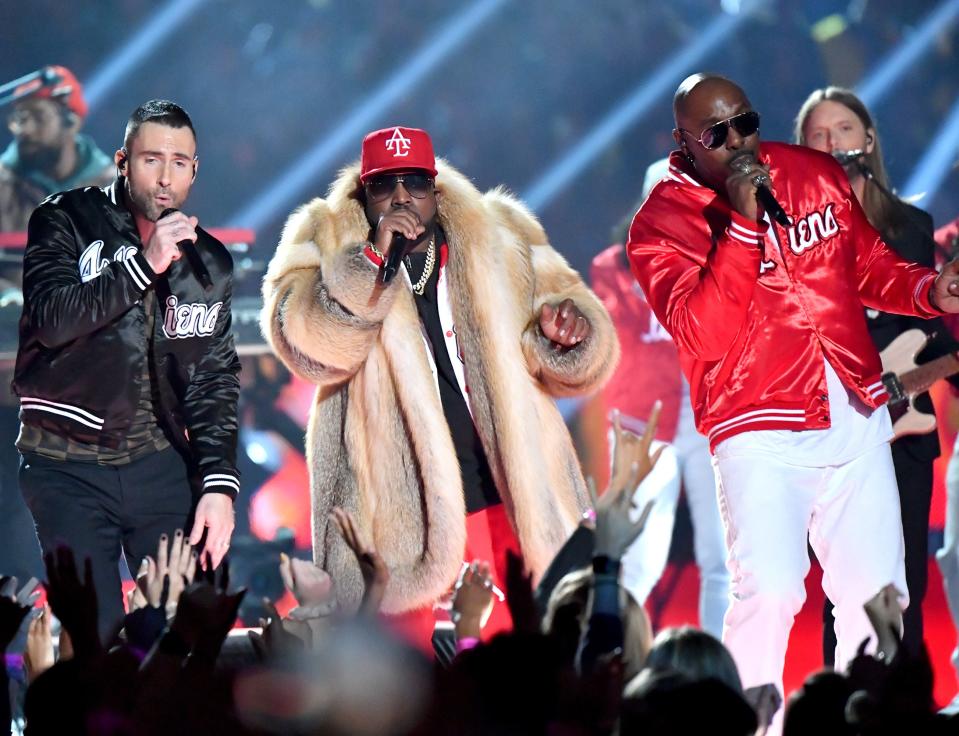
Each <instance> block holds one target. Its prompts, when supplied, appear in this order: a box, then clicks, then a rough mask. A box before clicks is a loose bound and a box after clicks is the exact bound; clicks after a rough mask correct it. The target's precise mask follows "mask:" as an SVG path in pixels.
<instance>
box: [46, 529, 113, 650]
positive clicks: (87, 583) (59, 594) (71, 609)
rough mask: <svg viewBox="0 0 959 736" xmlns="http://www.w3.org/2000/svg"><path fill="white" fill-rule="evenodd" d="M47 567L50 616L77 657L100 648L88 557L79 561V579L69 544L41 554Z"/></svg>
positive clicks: (91, 573)
mask: <svg viewBox="0 0 959 736" xmlns="http://www.w3.org/2000/svg"><path fill="white" fill-rule="evenodd" d="M43 562H44V564H45V565H46V568H47V584H46V588H47V600H48V601H49V602H50V608H51V609H52V610H53V613H54V615H55V616H56V617H57V618H58V619H60V623H61V624H63V628H64V629H66V630H67V632H69V634H70V640H71V641H72V642H73V648H74V651H75V652H76V655H77V657H78V658H79V659H86V658H89V657H92V656H94V655H96V654H98V653H99V652H100V650H101V644H100V633H99V631H98V629H97V611H98V608H97V591H96V588H95V587H94V585H93V566H92V564H91V562H90V558H89V557H87V558H86V559H85V560H84V561H83V580H80V576H79V574H78V573H77V565H76V561H75V560H74V557H73V552H72V551H71V550H70V548H69V547H57V549H56V551H55V552H48V553H47V554H45V555H44V556H43Z"/></svg>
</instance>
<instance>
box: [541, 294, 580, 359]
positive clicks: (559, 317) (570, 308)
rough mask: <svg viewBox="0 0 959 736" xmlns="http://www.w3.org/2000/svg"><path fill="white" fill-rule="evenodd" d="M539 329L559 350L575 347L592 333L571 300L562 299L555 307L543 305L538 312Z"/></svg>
mask: <svg viewBox="0 0 959 736" xmlns="http://www.w3.org/2000/svg"><path fill="white" fill-rule="evenodd" d="M539 329H540V330H542V332H543V336H544V337H545V338H546V339H547V340H549V341H550V342H552V343H554V344H555V345H556V347H557V348H560V349H561V348H571V347H575V346H576V345H578V344H579V343H581V342H582V341H583V340H585V339H586V338H587V337H589V335H590V332H592V327H591V325H590V324H589V320H588V319H586V317H585V315H584V314H583V313H582V312H581V311H580V310H579V307H577V306H576V304H575V303H574V302H573V300H572V299H564V300H563V301H561V302H560V303H559V304H557V305H556V306H555V307H554V306H553V305H552V304H546V303H544V304H543V305H542V306H541V307H540V310H539Z"/></svg>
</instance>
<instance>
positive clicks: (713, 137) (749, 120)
mask: <svg viewBox="0 0 959 736" xmlns="http://www.w3.org/2000/svg"><path fill="white" fill-rule="evenodd" d="M730 128H733V129H735V131H736V132H737V133H739V135H741V136H743V138H748V137H749V136H751V135H752V134H753V133H755V132H756V131H757V130H759V113H758V112H756V111H755V110H750V111H749V112H741V113H739V114H738V115H733V116H732V117H731V118H727V119H726V120H720V121H719V122H718V123H715V124H713V125H710V126H709V127H708V128H706V130H704V131H703V132H702V133H700V134H699V137H698V138H696V140H697V141H699V145H701V146H702V147H703V148H705V149H706V150H707V151H713V150H715V149H717V148H719V147H720V146H721V145H723V144H724V143H725V142H726V138H727V137H728V136H729V129H730ZM679 130H680V132H682V133H688V134H689V135H690V136H692V132H691V131H688V130H686V129H685V128H679ZM410 194H412V192H410Z"/></svg>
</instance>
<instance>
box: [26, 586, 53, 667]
mask: <svg viewBox="0 0 959 736" xmlns="http://www.w3.org/2000/svg"><path fill="white" fill-rule="evenodd" d="M52 619H53V614H52V613H51V612H50V606H49V605H48V604H46V603H44V604H43V608H41V609H40V615H39V616H35V617H34V618H33V620H32V621H30V627H29V628H28V629H27V645H26V647H24V650H23V664H24V666H25V667H26V670H27V682H28V683H31V682H33V681H34V680H35V679H37V677H38V676H40V675H41V674H43V673H44V672H46V671H47V670H48V669H50V668H51V667H53V664H54V661H55V659H54V654H53V634H52V632H51V628H52V626H51V621H52Z"/></svg>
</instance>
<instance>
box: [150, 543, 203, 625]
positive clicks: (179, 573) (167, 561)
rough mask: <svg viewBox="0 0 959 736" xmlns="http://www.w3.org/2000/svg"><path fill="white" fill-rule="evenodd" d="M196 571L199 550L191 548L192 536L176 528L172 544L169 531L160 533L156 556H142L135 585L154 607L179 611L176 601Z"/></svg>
mask: <svg viewBox="0 0 959 736" xmlns="http://www.w3.org/2000/svg"><path fill="white" fill-rule="evenodd" d="M195 572H196V553H195V552H193V551H192V549H191V547H190V542H189V540H187V539H186V538H185V537H184V536H183V531H182V530H180V529H177V530H176V531H175V532H174V533H173V539H172V540H170V542H169V544H168V543H167V536H166V534H161V535H160V541H159V543H158V544H157V555H156V559H154V558H153V557H150V556H149V555H147V556H146V557H145V558H144V559H143V563H142V564H141V565H140V570H139V572H138V574H137V585H136V589H137V590H138V591H140V592H141V594H142V597H143V598H144V599H145V601H146V603H147V604H149V605H150V606H152V607H154V608H159V607H161V606H162V607H164V608H165V610H166V612H167V614H172V613H174V612H175V611H176V604H177V601H178V600H179V599H180V594H181V593H182V592H183V589H184V588H185V587H186V586H187V585H189V584H190V583H192V582H193V577H194V575H195ZM164 589H166V597H165V599H164V596H163V591H164ZM138 602H139V601H138ZM140 605H141V606H142V605H143V604H142V603H141V604H140Z"/></svg>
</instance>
